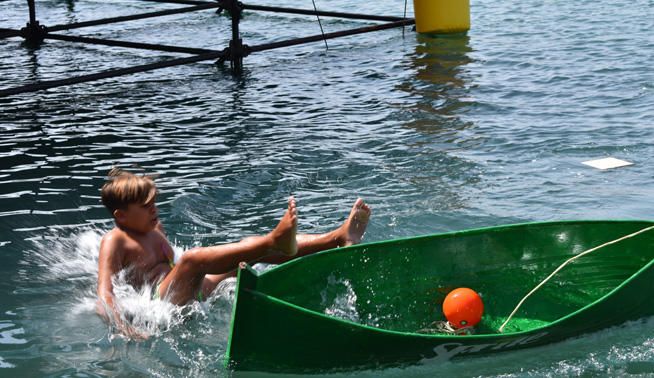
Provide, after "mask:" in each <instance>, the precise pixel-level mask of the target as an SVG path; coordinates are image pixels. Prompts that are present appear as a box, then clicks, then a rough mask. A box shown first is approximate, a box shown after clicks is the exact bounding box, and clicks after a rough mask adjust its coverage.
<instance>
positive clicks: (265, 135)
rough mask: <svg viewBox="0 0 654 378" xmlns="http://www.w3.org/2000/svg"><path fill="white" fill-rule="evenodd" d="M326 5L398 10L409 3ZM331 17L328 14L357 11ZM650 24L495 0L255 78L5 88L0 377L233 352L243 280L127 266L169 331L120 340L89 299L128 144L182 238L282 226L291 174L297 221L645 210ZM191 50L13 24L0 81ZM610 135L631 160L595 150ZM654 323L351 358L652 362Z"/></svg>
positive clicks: (164, 27)
mask: <svg viewBox="0 0 654 378" xmlns="http://www.w3.org/2000/svg"><path fill="white" fill-rule="evenodd" d="M258 3H259V4H268V5H272V4H275V5H287V6H297V7H302V8H310V7H311V6H312V5H311V3H310V2H308V1H299V0H293V1H291V0H285V1H282V2H271V1H263V0H261V1H259V2H258ZM317 5H318V7H319V8H321V9H326V10H346V11H357V12H362V13H375V14H385V15H398V16H401V15H402V13H403V6H404V2H402V1H390V0H382V1H377V2H374V3H361V2H348V1H344V0H337V1H331V2H321V1H320V0H318V2H317ZM409 5H411V4H409ZM170 7H174V6H171V5H163V4H153V3H147V2H139V1H137V0H125V1H120V2H110V3H108V2H100V1H73V0H69V1H58V0H48V1H37V16H38V18H39V19H40V20H41V22H42V23H43V24H45V25H54V24H59V23H66V22H74V21H83V20H89V19H94V18H98V17H108V16H114V15H125V14H131V13H135V12H139V11H148V10H155V9H165V8H170ZM411 12H412V10H411V7H409V14H411ZM26 16H27V9H26V4H25V2H23V1H18V0H9V1H2V2H0V25H2V27H13V28H17V27H21V26H23V25H24V23H25V22H26V19H27V17H26ZM322 21H323V26H324V28H325V31H326V32H330V31H335V30H340V29H344V28H348V27H358V26H362V25H364V23H362V22H358V21H343V20H335V19H328V18H324V19H323V20H322ZM229 23H230V21H229V19H227V18H225V17H222V16H218V15H215V14H214V12H212V11H204V12H197V13H194V14H184V15H177V16H170V17H166V18H161V19H149V20H142V21H135V22H129V23H122V24H114V25H105V26H97V27H93V28H86V29H80V30H76V31H73V32H71V34H84V35H89V36H103V37H108V38H115V39H123V40H130V41H144V42H149V43H165V44H171V45H183V46H193V47H206V48H215V49H220V48H223V47H224V46H225V45H226V43H227V40H228V35H229V30H230V29H229V25H230V24H229ZM242 28H243V38H244V40H245V42H246V43H249V44H252V45H254V44H258V43H263V42H268V41H276V40H283V39H285V38H291V37H297V36H303V35H308V34H317V33H319V31H320V29H319V27H318V25H317V23H316V20H315V18H312V17H304V16H290V15H279V14H263V13H253V12H248V13H247V14H246V15H245V19H244V20H243V22H242ZM652 30H654V3H652V1H651V0H635V1H629V2H628V1H623V0H618V1H589V0H582V1H575V2H542V1H533V0H527V1H524V0H523V1H514V0H510V1H505V2H494V1H488V0H479V1H473V2H472V30H471V31H470V32H469V33H468V34H467V35H458V36H450V37H437V38H434V37H426V36H419V35H416V34H415V33H414V32H412V31H411V30H410V29H408V28H407V29H406V30H405V31H404V33H403V32H402V30H400V29H397V30H388V31H382V32H378V33H373V34H367V35H361V36H354V37H348V38H344V39H337V40H332V41H329V50H325V48H324V45H323V44H321V43H315V44H310V45H304V46H297V47H291V48H285V49H280V50H275V51H269V52H265V53H258V54H254V55H252V56H250V57H248V58H246V60H245V67H246V68H245V73H244V75H243V76H242V77H241V78H234V77H233V76H232V75H231V74H230V72H229V70H228V69H224V68H221V67H217V66H215V65H214V64H213V63H212V62H205V63H198V64H193V65H188V66H183V67H174V68H169V69H164V70H158V71H154V72H150V73H143V74H138V75H133V76H126V77H122V78H116V79H107V80H104V81H102V82H97V83H91V84H81V85H75V86H70V87H65V88H58V89H52V90H48V91H46V92H41V93H36V94H27V95H19V96H14V97H10V98H8V99H0V259H1V260H0V261H1V262H2V263H1V264H0V272H1V274H2V276H3V277H4V279H3V280H2V281H1V282H0V375H2V376H27V375H31V376H34V375H51V376H72V375H86V376H95V375H121V376H122V375H156V376H180V375H184V376H196V375H198V376H203V375H216V374H218V375H221V374H225V373H226V371H225V370H223V369H222V367H221V362H222V361H221V360H222V357H223V355H224V351H225V346H226V339H227V331H228V330H227V327H228V322H229V311H230V304H231V302H230V288H229V287H228V286H225V287H221V288H219V290H218V291H217V293H216V294H215V295H214V296H213V297H212V298H211V299H210V301H209V303H206V304H204V305H194V306H190V307H189V308H187V309H184V310H178V309H175V308H173V307H171V306H167V305H165V304H163V303H154V302H152V301H150V300H149V299H148V298H147V296H143V295H141V294H139V293H135V292H130V291H129V287H127V286H126V285H123V286H121V290H123V291H124V292H123V297H124V300H125V303H126V307H127V308H128V309H129V311H131V312H132V313H133V314H136V315H137V317H138V316H141V317H142V318H143V319H141V320H142V322H141V323H139V324H140V325H141V326H142V327H144V328H146V329H147V330H149V331H150V332H151V333H152V334H153V337H151V338H150V340H149V341H147V342H143V343H134V342H129V343H128V342H126V341H125V340H122V339H120V338H115V337H113V336H112V332H111V330H110V329H109V327H108V326H107V325H106V324H104V323H103V322H102V321H101V320H100V319H99V318H98V317H97V316H95V315H94V312H93V307H92V305H93V300H94V294H93V293H94V291H95V280H96V269H97V262H96V258H97V250H98V243H99V239H100V236H101V235H102V233H103V232H105V231H107V230H108V229H110V228H111V226H112V224H111V221H110V219H109V217H108V214H107V213H106V211H105V210H104V208H102V206H101V205H100V202H99V188H100V186H101V185H102V183H103V179H104V175H105V174H106V172H107V171H108V170H109V168H110V167H111V166H112V165H114V164H117V165H120V166H124V167H128V166H130V165H133V164H135V165H138V166H139V167H140V168H141V169H143V170H144V171H146V172H149V173H158V174H159V175H160V177H159V179H158V180H157V184H158V186H159V188H160V191H161V196H160V203H159V207H160V211H161V218H162V220H163V222H164V224H165V225H166V228H167V231H168V233H169V236H170V238H171V241H172V242H173V243H174V244H175V246H176V248H177V249H178V250H179V251H182V250H184V249H186V248H189V247H191V246H195V245H208V244H216V243H224V242H230V241H236V240H239V239H241V238H242V237H245V236H248V235H255V234H260V233H264V232H267V231H268V230H270V229H271V227H273V226H274V225H275V223H276V220H277V219H278V218H279V216H280V215H281V214H282V209H283V205H284V201H285V198H286V197H287V196H288V195H289V194H294V195H295V196H296V197H297V198H298V200H299V206H300V211H301V221H300V231H302V232H323V231H327V230H329V229H331V228H333V227H335V226H336V225H338V224H340V222H342V221H343V220H344V218H345V215H346V214H347V211H348V208H349V206H350V205H351V203H352V202H353V201H354V199H355V198H356V197H357V196H361V197H363V198H365V199H366V200H367V201H368V202H369V203H370V204H371V206H372V207H373V209H374V210H373V211H374V214H373V219H372V222H371V224H370V226H369V230H368V233H367V235H366V239H365V240H367V241H373V240H385V239H392V238H397V237H403V236H412V235H418V234H426V233H434V232H443V231H449V230H458V229H465V228H472V227H480V226H490V225H497V224H504V223H514V222H523V221H536V220H554V219H603V218H610V219H623V218H626V219H633V218H637V219H651V218H652V214H653V213H654V203H653V201H652V198H653V197H654V185H653V184H654V175H653V170H652V168H651V164H650V160H651V156H652V155H654V145H653V144H652V142H651V141H652V139H653V137H654V127H653V126H654V125H653V124H652V123H653V120H654V70H652V68H651V62H652V61H653V60H654V59H653V51H654V38H653V34H652ZM176 56H178V55H175V54H165V53H155V52H142V51H138V50H128V49H121V48H110V47H100V46H90V45H79V44H72V43H65V42H56V41H49V42H46V43H45V44H44V45H43V46H41V47H40V48H39V49H29V48H27V47H25V46H24V45H23V44H22V42H21V40H19V39H5V40H0V88H7V87H11V86H15V85H21V84H24V83H29V82H33V81H37V80H49V79H58V78H64V77H69V76H71V75H80V74H86V73H90V72H97V71H99V70H104V69H110V68H117V67H127V66H130V65H135V64H142V63H148V62H154V61H158V60H159V59H161V58H162V57H176ZM607 156H613V157H616V158H620V159H624V160H628V161H630V162H633V163H634V165H633V166H630V167H626V168H619V169H615V170H609V171H599V170H595V169H592V168H589V167H587V166H585V165H582V164H581V162H583V161H586V160H590V159H594V158H602V157H607ZM547 273H548V272H544V275H546V274H547ZM180 311H186V312H187V313H190V315H188V316H185V317H184V316H182V314H180V313H179V312H180ZM653 329H654V328H653V325H652V320H645V321H643V322H637V323H631V324H628V325H625V326H622V327H617V328H613V329H609V330H605V331H602V332H599V333H596V334H593V335H588V336H583V337H581V338H579V339H575V340H570V341H566V342H564V343H560V344H557V345H552V346H547V347H543V348H536V349H531V350H526V351H521V352H516V353H509V354H503V355H497V356H493V357H489V358H482V359H474V360H463V361H460V362H452V363H448V364H445V365H441V364H439V365H436V364H430V363H425V364H424V365H421V366H415V367H410V368H406V369H382V370H381V371H359V372H356V374H358V375H361V376H379V375H386V376H405V375H412V376H434V375H437V374H442V375H466V376H495V375H499V376H548V375H549V376H559V375H568V376H570V375H584V376H595V375H629V374H634V375H638V374H641V375H642V374H644V375H650V374H654V352H653V351H654V348H653V346H654V338H653V337H652V336H651V334H652V330H653Z"/></svg>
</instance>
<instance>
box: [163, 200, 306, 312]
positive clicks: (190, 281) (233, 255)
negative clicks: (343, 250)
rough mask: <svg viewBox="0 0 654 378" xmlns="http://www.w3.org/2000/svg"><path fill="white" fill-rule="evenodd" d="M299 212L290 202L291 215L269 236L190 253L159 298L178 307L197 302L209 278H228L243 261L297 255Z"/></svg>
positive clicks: (166, 281)
mask: <svg viewBox="0 0 654 378" xmlns="http://www.w3.org/2000/svg"><path fill="white" fill-rule="evenodd" d="M296 231H297V210H296V208H295V200H294V199H293V198H290V199H289V201H288V211H286V213H285V214H284V216H283V217H282V219H281V220H280V221H279V224H278V225H277V227H275V229H274V230H273V231H272V232H270V233H269V234H268V235H266V236H255V237H250V238H247V239H244V240H242V241H240V242H238V243H233V244H225V245H219V246H212V247H202V248H196V249H193V250H190V251H188V252H186V253H184V255H183V256H182V258H181V259H180V261H179V262H178V263H177V265H175V267H174V268H173V270H172V271H171V272H170V273H169V274H168V275H167V276H166V278H164V280H163V281H162V282H161V285H159V294H160V296H161V297H162V298H163V297H164V296H165V297H166V298H168V299H169V300H170V301H171V302H172V303H175V304H186V303H187V302H189V301H190V300H192V299H193V298H196V295H197V293H198V291H199V290H200V289H201V288H202V286H203V285H202V282H203V279H204V276H205V275H206V274H212V275H214V274H221V275H222V274H225V273H229V272H230V271H232V270H234V269H236V267H237V266H238V263H239V262H241V261H254V260H259V259H261V258H262V257H264V256H266V255H268V254H275V253H279V254H283V255H294V254H296V253H297V241H296Z"/></svg>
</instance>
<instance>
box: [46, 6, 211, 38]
mask: <svg viewBox="0 0 654 378" xmlns="http://www.w3.org/2000/svg"><path fill="white" fill-rule="evenodd" d="M215 8H220V5H218V4H216V3H211V4H204V5H195V6H192V7H186V8H178V9H168V10H163V11H157V12H149V13H141V14H134V15H130V16H121V17H110V18H102V19H99V20H92V21H84V22H75V23H72V24H64V25H55V26H50V27H48V31H49V32H56V31H60V30H70V29H77V28H83V27H88V26H96V25H104V24H111V23H114V22H123V21H132V20H140V19H143V18H151V17H159V16H169V15H172V14H179V13H187V12H195V11H200V10H205V9H215Z"/></svg>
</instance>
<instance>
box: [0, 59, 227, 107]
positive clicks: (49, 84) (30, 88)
mask: <svg viewBox="0 0 654 378" xmlns="http://www.w3.org/2000/svg"><path fill="white" fill-rule="evenodd" d="M222 55H223V52H222V51H220V52H212V53H207V54H200V55H196V56H191V57H187V58H179V59H171V60H167V61H164V62H157V63H151V64H144V65H140V66H134V67H128V68H120V69H115V70H107V71H103V72H99V73H95V74H90V75H82V76H77V77H72V78H67V79H61V80H48V81H41V82H37V83H33V84H28V85H23V86H20V87H14V88H7V89H0V97H7V96H11V95H16V94H20V93H28V92H36V91H40V90H44V89H49V88H56V87H63V86H67V85H72V84H78V83H85V82H89V81H96V80H101V79H108V78H112V77H117V76H124V75H131V74H134V73H139V72H146V71H152V70H156V69H159V68H167V67H174V66H181V65H184V64H189V63H196V62H200V61H203V60H212V59H217V58H220V57H221V56H222Z"/></svg>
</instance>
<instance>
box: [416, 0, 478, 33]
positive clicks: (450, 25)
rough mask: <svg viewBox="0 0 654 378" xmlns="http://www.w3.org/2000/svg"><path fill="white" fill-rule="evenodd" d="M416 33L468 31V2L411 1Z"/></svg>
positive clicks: (445, 0) (443, 0)
mask: <svg viewBox="0 0 654 378" xmlns="http://www.w3.org/2000/svg"><path fill="white" fill-rule="evenodd" d="M413 10H414V13H415V16H416V30H417V31H418V33H433V34H439V33H460V32H465V31H468V30H470V0H413Z"/></svg>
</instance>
